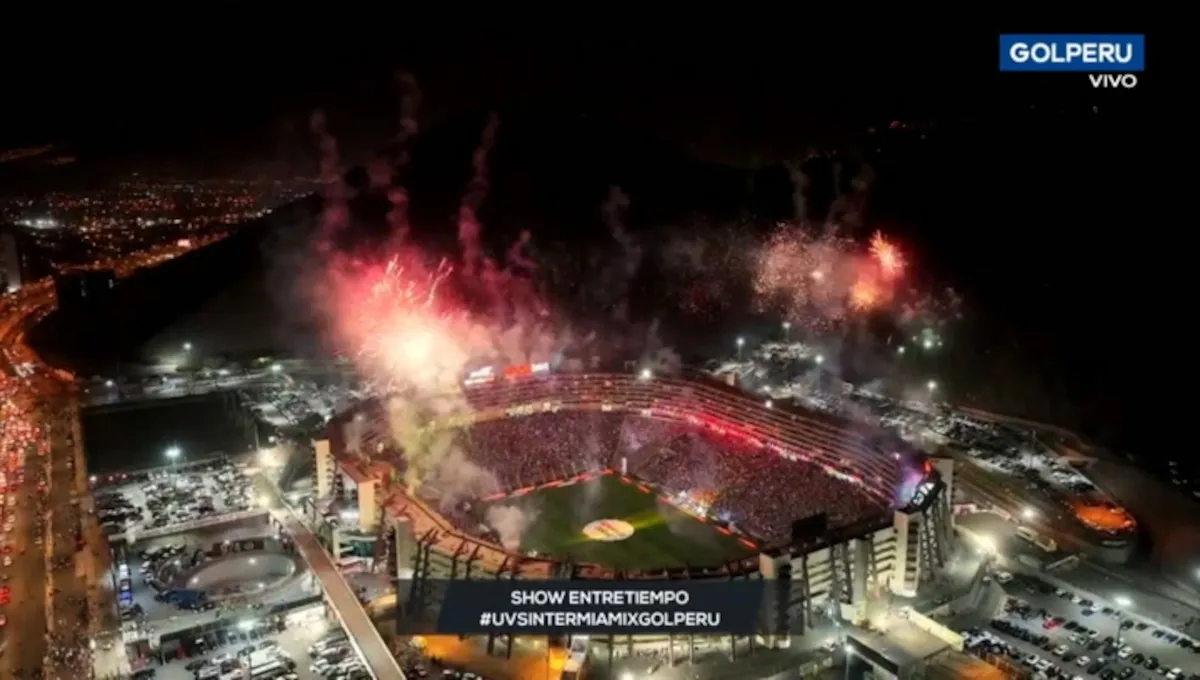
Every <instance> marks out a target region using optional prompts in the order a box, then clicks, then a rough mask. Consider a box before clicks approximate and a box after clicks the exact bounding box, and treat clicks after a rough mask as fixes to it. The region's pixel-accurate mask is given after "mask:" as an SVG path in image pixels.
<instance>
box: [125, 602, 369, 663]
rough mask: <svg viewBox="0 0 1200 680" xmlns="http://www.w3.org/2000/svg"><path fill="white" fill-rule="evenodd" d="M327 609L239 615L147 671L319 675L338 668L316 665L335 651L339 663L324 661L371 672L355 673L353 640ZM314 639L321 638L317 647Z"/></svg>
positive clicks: (175, 651)
mask: <svg viewBox="0 0 1200 680" xmlns="http://www.w3.org/2000/svg"><path fill="white" fill-rule="evenodd" d="M324 609H325V608H324V606H323V605H318V606H315V607H309V608H306V609H304V610H300V611H296V612H293V613H290V614H288V615H287V616H283V617H278V616H273V617H268V618H267V619H266V620H262V621H239V622H238V623H235V624H233V625H231V626H230V627H228V628H227V629H226V630H224V631H222V632H220V633H214V634H210V635H207V636H205V637H204V638H200V639H196V640H191V641H188V643H187V644H183V645H179V646H177V647H174V648H173V650H172V654H173V658H172V659H171V660H169V661H168V662H167V663H163V664H151V665H150V666H148V667H147V668H146V669H145V671H144V672H145V673H146V675H147V676H148V675H149V673H148V671H150V670H153V671H154V675H153V677H154V678H155V679H156V680H218V678H223V677H226V676H229V675H231V674H233V673H236V672H237V671H238V670H239V669H240V670H242V671H250V673H251V677H253V678H255V680H268V679H269V678H286V679H289V680H320V679H323V678H326V677H332V676H333V674H330V676H326V675H323V674H322V673H320V672H318V670H316V669H314V664H315V662H316V659H318V658H334V654H336V655H337V656H336V659H337V661H338V664H337V665H334V664H330V665H326V664H324V662H323V661H322V663H321V664H319V665H320V667H321V668H333V667H337V668H338V669H339V670H344V671H345V673H344V674H343V677H346V678H348V679H351V678H353V679H355V680H357V679H358V678H363V677H369V676H365V675H361V674H359V675H355V674H354V672H353V669H354V668H355V661H356V657H355V656H354V652H353V651H352V650H351V649H350V648H349V643H348V642H338V641H339V640H341V641H344V640H345V632H344V631H343V630H342V629H341V628H340V627H338V625H337V623H336V622H334V621H332V620H330V619H329V618H328V617H326V615H325V612H324ZM314 643H322V644H321V645H320V646H318V647H316V648H314ZM335 650H336V651H335ZM323 653H324V654H323ZM364 672H365V669H364ZM236 677H239V678H240V677H244V676H243V675H240V674H239V675H237V676H236Z"/></svg>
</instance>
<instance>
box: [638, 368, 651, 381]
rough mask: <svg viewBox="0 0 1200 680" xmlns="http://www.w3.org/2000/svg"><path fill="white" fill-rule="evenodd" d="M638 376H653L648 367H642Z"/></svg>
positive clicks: (645, 378) (647, 377)
mask: <svg viewBox="0 0 1200 680" xmlns="http://www.w3.org/2000/svg"><path fill="white" fill-rule="evenodd" d="M638 377H639V378H641V379H642V380H649V379H650V378H653V377H654V373H652V372H651V371H650V369H648V368H643V369H642V372H641V373H640V374H638Z"/></svg>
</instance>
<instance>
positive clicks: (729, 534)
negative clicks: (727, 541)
mask: <svg viewBox="0 0 1200 680" xmlns="http://www.w3.org/2000/svg"><path fill="white" fill-rule="evenodd" d="M717 531H719V532H721V533H723V534H725V535H726V536H732V535H733V532H732V531H730V530H729V529H726V528H725V527H717Z"/></svg>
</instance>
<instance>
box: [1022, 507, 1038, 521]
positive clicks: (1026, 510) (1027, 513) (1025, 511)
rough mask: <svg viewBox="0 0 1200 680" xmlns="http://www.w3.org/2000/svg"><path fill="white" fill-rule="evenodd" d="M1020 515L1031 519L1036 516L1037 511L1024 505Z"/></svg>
mask: <svg viewBox="0 0 1200 680" xmlns="http://www.w3.org/2000/svg"><path fill="white" fill-rule="evenodd" d="M1021 516H1022V517H1024V518H1025V519H1033V518H1035V517H1037V516H1038V512H1037V509H1036V508H1032V507H1028V506H1026V507H1025V508H1022V509H1021Z"/></svg>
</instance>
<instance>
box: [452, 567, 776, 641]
mask: <svg viewBox="0 0 1200 680" xmlns="http://www.w3.org/2000/svg"><path fill="white" fill-rule="evenodd" d="M764 590H765V589H764V584H763V582H762V581H761V580H752V581H751V580H746V581H713V582H700V583H697V582H686V581H510V580H503V581H501V580H479V581H449V582H447V583H446V588H445V591H444V593H445V594H444V600H443V601H442V602H441V603H440V604H441V606H440V612H439V613H438V616H437V626H436V628H437V632H438V633H446V634H457V635H472V634H486V633H494V634H532V635H544V634H567V633H581V634H583V633H586V634H596V635H604V634H664V633H697V634H700V633H708V634H733V635H749V634H752V633H754V632H755V631H757V630H760V629H761V628H762V626H761V625H760V624H761V618H762V617H761V612H762V611H763V596H764Z"/></svg>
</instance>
